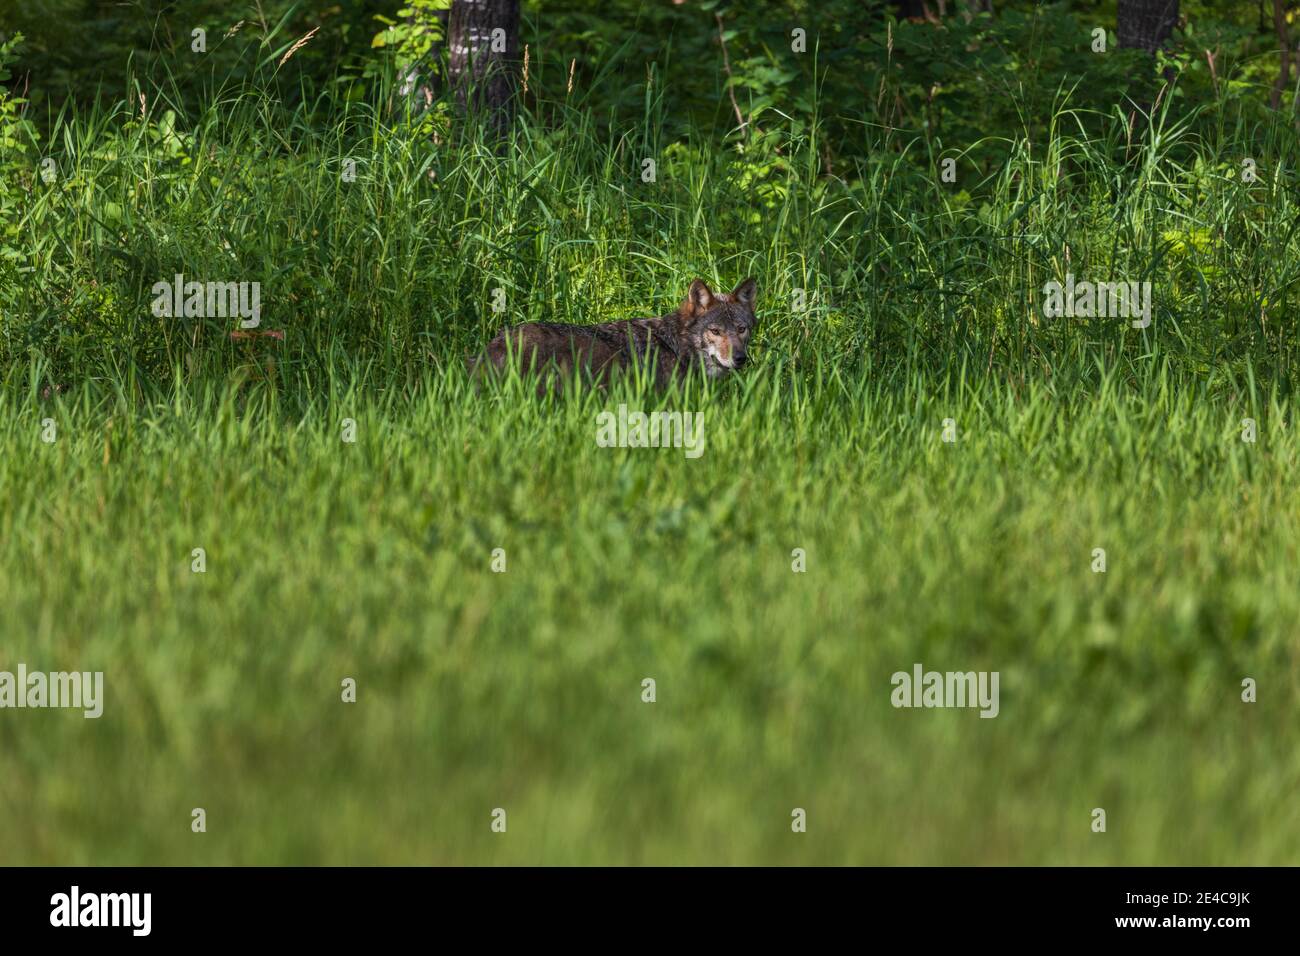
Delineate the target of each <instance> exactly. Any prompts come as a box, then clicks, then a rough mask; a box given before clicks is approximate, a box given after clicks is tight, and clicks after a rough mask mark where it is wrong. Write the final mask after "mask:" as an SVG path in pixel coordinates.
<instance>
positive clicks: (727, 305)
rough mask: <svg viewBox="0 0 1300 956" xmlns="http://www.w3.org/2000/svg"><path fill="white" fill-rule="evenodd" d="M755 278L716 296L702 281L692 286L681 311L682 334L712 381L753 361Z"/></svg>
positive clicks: (697, 280) (698, 280)
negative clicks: (751, 347)
mask: <svg viewBox="0 0 1300 956" xmlns="http://www.w3.org/2000/svg"><path fill="white" fill-rule="evenodd" d="M756 295H757V289H756V288H755V286H754V280H753V279H746V280H745V281H744V282H742V283H741V284H740V285H738V286H736V288H735V290H734V291H733V292H731V293H730V294H727V293H722V294H719V293H715V292H714V291H713V290H712V289H710V288H709V287H708V285H707V284H706V283H705V282H704V280H702V279H696V280H695V281H694V282H692V283H691V289H690V291H689V292H687V293H686V301H685V302H683V303H682V307H681V310H680V314H681V318H682V331H683V333H684V334H685V336H686V339H687V341H688V342H690V345H691V350H692V351H693V352H694V353H695V355H697V356H699V359H700V361H701V362H702V363H703V365H704V371H705V373H706V374H707V375H708V376H709V377H710V378H716V377H718V376H720V375H726V374H727V373H729V372H734V371H736V370H737V369H740V368H743V367H744V366H745V363H746V362H748V361H749V338H750V336H751V335H752V334H753V332H754V323H755V322H757V321H758V320H757V319H756V318H754V298H755V296H756Z"/></svg>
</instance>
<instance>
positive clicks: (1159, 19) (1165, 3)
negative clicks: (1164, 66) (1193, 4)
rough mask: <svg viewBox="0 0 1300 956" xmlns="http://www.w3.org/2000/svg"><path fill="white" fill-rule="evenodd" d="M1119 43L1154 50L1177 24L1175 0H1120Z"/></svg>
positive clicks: (1134, 47)
mask: <svg viewBox="0 0 1300 956" xmlns="http://www.w3.org/2000/svg"><path fill="white" fill-rule="evenodd" d="M1117 21H1118V22H1117V23H1116V26H1117V28H1118V29H1117V30H1116V33H1117V34H1118V35H1119V45H1120V46H1122V47H1127V48H1129V49H1134V50H1145V51H1146V52H1147V53H1155V52H1156V50H1157V49H1159V48H1160V47H1161V46H1163V45H1164V43H1165V41H1166V40H1168V39H1169V36H1170V34H1172V33H1173V31H1174V27H1175V26H1176V25H1177V24H1178V0H1119V15H1118V17H1117Z"/></svg>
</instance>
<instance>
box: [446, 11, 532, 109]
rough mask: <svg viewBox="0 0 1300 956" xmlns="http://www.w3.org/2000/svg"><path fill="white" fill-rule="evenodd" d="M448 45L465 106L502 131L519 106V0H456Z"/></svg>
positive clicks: (450, 63) (455, 82)
mask: <svg viewBox="0 0 1300 956" xmlns="http://www.w3.org/2000/svg"><path fill="white" fill-rule="evenodd" d="M447 50H448V53H449V54H450V56H449V60H448V68H449V70H450V72H451V76H450V79H451V82H452V84H453V85H454V86H455V88H456V97H457V100H458V101H459V102H460V104H461V106H462V107H463V108H464V109H465V111H466V112H467V113H474V114H481V115H483V117H484V119H485V120H486V121H487V123H488V124H489V126H491V128H492V129H494V130H495V131H496V132H497V134H502V133H504V132H505V131H506V129H507V128H508V127H509V126H510V120H511V117H512V116H513V115H514V108H515V69H516V64H517V63H518V61H519V0H452V4H451V18H450V20H449V22H448V27H447Z"/></svg>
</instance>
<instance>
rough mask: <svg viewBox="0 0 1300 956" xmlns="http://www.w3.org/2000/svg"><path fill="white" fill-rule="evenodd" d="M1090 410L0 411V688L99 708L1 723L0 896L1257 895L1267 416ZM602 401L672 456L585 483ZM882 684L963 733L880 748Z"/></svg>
mask: <svg viewBox="0 0 1300 956" xmlns="http://www.w3.org/2000/svg"><path fill="white" fill-rule="evenodd" d="M1099 375H1101V377H1102V385H1101V386H1100V387H1099V388H1097V389H1092V388H1087V389H1085V388H1083V387H1073V388H1068V389H1061V388H1059V387H1057V386H1055V385H1054V384H1053V383H1051V382H1044V381H1041V380H1032V381H1029V382H1026V383H1024V384H1016V383H1009V382H1001V381H997V380H996V379H994V378H992V377H990V376H988V375H985V374H979V375H967V376H962V375H959V374H956V373H954V374H952V375H951V376H948V377H943V378H926V377H922V376H908V375H906V374H904V373H901V372H895V373H888V374H885V375H882V376H880V377H864V376H853V377H847V376H844V375H843V374H841V373H840V372H839V370H837V369H834V368H824V369H823V370H822V372H821V373H820V374H814V375H812V376H810V377H803V376H793V375H791V374H790V369H789V368H788V367H786V366H782V365H780V364H779V363H771V364H769V365H767V366H765V367H760V368H758V369H755V374H754V375H753V376H751V377H748V378H747V379H746V380H745V381H743V382H735V383H730V384H731V385H732V386H734V387H727V388H722V389H708V390H705V391H704V392H702V393H700V392H697V393H695V394H691V395H678V394H676V393H670V394H668V395H666V396H655V395H652V394H648V393H644V392H638V391H636V390H634V389H631V388H626V387H623V386H618V387H615V389H614V391H613V392H612V393H610V394H598V393H586V394H581V393H576V394H569V395H567V396H563V397H561V398H559V399H555V400H546V401H539V400H538V399H537V398H536V396H535V395H534V394H533V392H532V390H531V389H530V388H529V387H527V385H526V383H518V382H506V383H504V384H502V385H500V386H490V387H488V388H487V389H486V390H485V391H479V392H474V391H473V390H472V389H471V387H470V385H469V384H468V383H467V381H466V380H465V379H464V377H463V375H461V374H460V373H459V372H452V373H448V374H442V375H434V376H430V377H427V378H425V379H423V380H422V382H421V386H420V387H419V388H418V389H416V390H414V391H412V392H401V391H391V392H383V391H379V390H375V389H355V388H348V387H345V386H344V385H342V384H336V385H334V386H330V387H329V388H327V389H325V390H324V391H322V392H321V393H320V394H319V395H317V396H315V397H314V398H313V399H312V400H311V401H310V402H309V406H308V407H307V408H306V409H305V410H302V411H300V412H294V413H293V414H287V413H286V410H285V409H284V408H282V407H280V406H279V405H278V402H279V399H277V398H276V397H275V392H273V391H271V390H269V389H266V388H264V387H255V388H254V389H253V390H252V391H251V392H249V391H248V390H246V391H245V393H244V395H243V396H242V397H241V396H239V395H238V394H236V393H235V392H234V391H233V390H227V391H214V390H205V391H201V392H197V393H196V392H193V391H189V390H186V389H184V388H179V389H177V390H176V391H175V392H174V393H172V394H170V395H169V396H168V398H167V400H166V401H159V402H157V403H154V404H152V405H151V406H149V407H148V408H141V407H140V405H139V403H138V402H137V401H135V400H133V399H132V397H131V396H130V395H129V394H126V393H125V392H123V393H120V394H119V395H117V396H116V397H114V398H111V399H101V400H96V399H93V398H91V397H90V396H89V394H88V390H86V391H81V392H77V393H71V394H69V393H65V394H64V395H62V396H59V397H58V398H57V399H55V400H54V401H53V402H52V403H41V402H40V401H39V400H38V399H36V398H30V399H27V400H25V401H24V402H23V403H21V404H19V405H7V406H6V407H5V408H4V410H3V411H4V414H3V415H2V416H0V422H3V425H2V426H0V461H3V462H4V468H3V472H2V473H0V481H3V483H4V487H5V489H6V490H5V496H4V501H5V507H4V509H3V510H2V511H0V561H3V566H4V567H5V569H6V573H5V574H4V575H3V576H0V605H2V606H3V607H4V608H5V609H6V613H5V617H6V639H5V642H4V645H5V646H4V650H5V661H6V663H8V664H9V665H10V666H11V667H12V666H13V665H14V664H15V663H16V662H18V661H23V662H25V663H27V665H28V666H29V667H30V668H32V669H36V668H45V669H73V668H77V669H83V670H92V671H94V670H102V671H103V672H104V673H105V682H106V687H107V691H106V702H105V709H104V716H103V717H102V718H100V719H99V720H86V719H83V718H82V717H81V716H80V714H78V713H73V712H67V711H30V710H29V711H10V712H7V714H6V716H5V719H4V720H3V721H0V743H2V745H3V751H4V753H5V754H6V772H5V773H4V774H3V775H0V807H2V808H3V811H4V812H3V813H0V847H3V848H4V851H3V859H4V861H5V862H9V863H52V862H65V863H146V862H152V863H158V862H163V863H203V862H218V863H284V862H295V863H376V862H384V863H486V862H551V863H591V862H604V863H633V862H646V863H649V862H654V863H688V862H689V863H703V862H713V863H717V862H737V863H739V862H749V863H754V862H808V863H811V862H819V863H918V862H927V863H1107V864H1118V863H1126V864H1134V863H1187V864H1208V863H1220V864H1221V863H1242V864H1252V863H1286V862H1291V861H1293V860H1294V859H1295V858H1296V853H1297V851H1300V819H1297V815H1296V811H1295V810H1294V808H1293V806H1292V804H1293V801H1290V800H1289V799H1288V795H1289V794H1291V793H1293V792H1294V790H1295V787H1296V785H1297V783H1300V756H1298V755H1300V746H1298V744H1300V740H1298V739H1297V731H1296V726H1297V722H1296V719H1295V718H1296V710H1295V700H1296V693H1297V690H1298V689H1300V688H1297V681H1296V674H1297V669H1296V644H1295V640H1294V622H1295V620H1296V618H1297V615H1300V599H1298V598H1297V596H1296V595H1297V591H1296V588H1295V587H1294V586H1293V584H1294V581H1293V579H1294V568H1295V567H1296V563H1297V554H1296V548H1297V541H1298V540H1300V537H1298V535H1297V532H1300V527H1298V525H1300V513H1297V509H1296V507H1295V502H1294V490H1293V485H1294V481H1293V478H1294V474H1295V468H1296V464H1297V447H1296V443H1295V438H1294V431H1293V430H1292V429H1291V428H1290V427H1289V426H1288V425H1286V424H1284V423H1286V422H1289V421H1290V415H1291V405H1290V403H1289V402H1284V401H1283V400H1282V399H1281V398H1280V397H1279V396H1278V395H1276V394H1275V393H1273V392H1270V391H1268V390H1258V388H1257V390H1256V391H1255V392H1254V393H1253V394H1252V392H1251V390H1250V386H1249V384H1248V383H1246V382H1242V381H1235V380H1233V379H1231V378H1230V377H1226V376H1224V375H1223V374H1222V373H1215V374H1214V375H1212V376H1210V377H1208V378H1207V379H1206V380H1205V381H1203V382H1201V383H1199V384H1192V383H1190V382H1186V381H1180V380H1178V379H1177V378H1175V377H1174V376H1173V375H1172V374H1171V373H1170V372H1168V370H1167V369H1166V370H1162V371H1160V372H1158V373H1153V374H1152V375H1151V377H1150V378H1149V379H1147V380H1146V381H1145V382H1144V383H1143V385H1142V386H1141V388H1140V389H1137V390H1135V389H1134V388H1132V387H1131V386H1130V385H1129V384H1127V383H1125V382H1123V381H1122V379H1121V376H1119V375H1118V374H1115V373H1106V374H1102V373H1099ZM620 402H626V403H627V404H629V405H630V406H631V407H633V408H655V407H660V406H662V407H665V408H683V407H686V408H691V409H695V410H698V411H701V412H702V413H703V415H704V422H705V452H704V454H703V455H702V456H701V457H700V458H698V459H695V460H690V459H688V458H686V456H685V455H684V454H683V452H682V451H681V450H680V449H658V450H656V449H606V448H600V447H597V445H596V442H595V428H596V423H595V416H596V414H597V413H598V412H599V410H601V409H604V408H606V407H616V406H617V404H618V403H620ZM241 405H242V407H241ZM1248 416H1251V417H1256V418H1257V419H1258V421H1260V423H1261V429H1260V433H1259V436H1258V440H1257V441H1256V442H1255V443H1254V444H1250V443H1246V442H1243V441H1242V440H1241V435H1240V419H1241V418H1243V417H1248ZM41 417H52V418H53V419H55V421H56V422H57V423H58V434H57V440H56V441H55V442H54V443H52V444H45V443H42V442H41V441H40V440H39V438H38V432H39V419H40V418H41ZM344 418H352V419H354V420H355V422H356V423H357V441H356V443H355V444H347V443H344V442H343V441H342V440H341V435H342V419H344ZM944 418H954V419H955V420H956V425H957V437H958V440H957V441H956V442H955V443H945V442H943V441H942V439H941V431H942V422H943V419H944ZM196 547H202V548H204V549H205V550H206V554H207V570H206V572H205V573H202V574H199V573H194V572H193V571H192V570H191V552H192V550H193V549H194V548H196ZM1099 547H1100V548H1105V549H1106V555H1107V569H1106V571H1105V573H1095V572H1094V571H1093V570H1092V566H1093V562H1094V554H1093V549H1095V548H1099ZM496 548H501V549H504V552H505V558H506V570H505V572H504V573H494V572H493V571H492V558H493V551H494V549H496ZM795 548H802V549H804V551H805V552H806V555H807V571H806V572H805V573H795V572H794V571H793V570H792V552H793V550H794V549H795ZM915 662H921V663H923V664H924V665H925V666H926V667H927V668H930V669H937V670H962V671H965V670H989V671H998V672H999V673H1000V674H1001V712H1000V714H999V716H998V717H997V718H996V719H992V720H985V719H980V718H979V717H978V716H977V715H976V713H975V712H974V711H971V710H946V711H945V710H928V711H910V710H896V709H894V708H893V707H892V706H891V705H890V693H891V691H892V686H891V683H890V677H891V675H892V674H893V673H894V672H896V671H900V670H902V671H910V669H911V667H912V665H913V664H914V663H915ZM346 677H352V678H355V679H356V681H357V685H358V700H357V702H356V703H355V704H348V703H343V702H342V701H341V682H342V680H343V679H344V678H346ZM1247 677H1250V678H1253V679H1254V680H1256V681H1257V682H1258V686H1259V700H1258V702H1257V703H1253V704H1248V703H1243V702H1242V700H1241V698H1240V695H1241V690H1242V688H1241V682H1242V680H1243V679H1244V678H1247ZM645 678H653V679H654V680H655V681H656V682H657V701H656V702H655V703H645V702H643V701H642V699H641V695H642V681H643V680H644V679H645ZM195 807H202V808H204V809H205V810H206V811H207V816H208V832H207V833H205V834H194V833H191V832H190V812H191V810H192V809H193V808H195ZM498 807H499V808H503V809H505V810H506V812H507V814H508V831H507V833H506V834H504V835H499V834H493V833H492V832H491V830H490V823H491V813H492V811H493V810H494V809H496V808H498ZM796 807H802V808H804V809H805V810H807V812H808V815H809V817H808V818H809V821H810V822H809V829H808V832H807V834H803V835H796V834H793V833H792V832H791V830H790V813H791V811H792V810H793V809H794V808H796ZM1096 807H1101V808H1104V809H1105V810H1106V811H1107V815H1108V829H1107V832H1106V833H1104V834H1095V833H1093V832H1091V830H1090V824H1091V819H1092V818H1091V812H1092V810H1093V809H1094V808H1096Z"/></svg>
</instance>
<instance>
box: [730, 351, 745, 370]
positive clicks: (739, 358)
mask: <svg viewBox="0 0 1300 956" xmlns="http://www.w3.org/2000/svg"><path fill="white" fill-rule="evenodd" d="M731 364H732V365H733V366H734V367H735V368H744V367H745V366H746V365H748V364H749V356H748V355H745V354H743V353H741V352H732V353H731Z"/></svg>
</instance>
